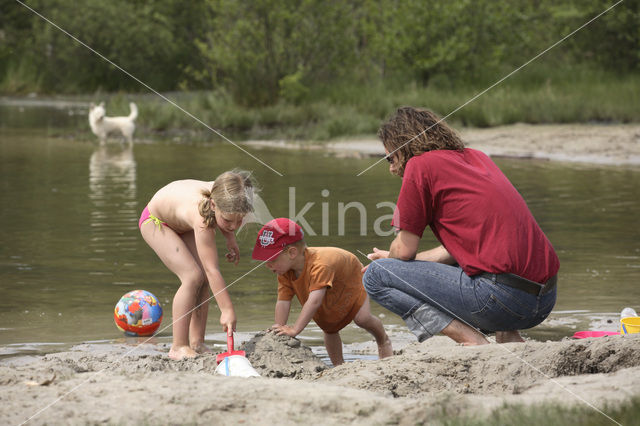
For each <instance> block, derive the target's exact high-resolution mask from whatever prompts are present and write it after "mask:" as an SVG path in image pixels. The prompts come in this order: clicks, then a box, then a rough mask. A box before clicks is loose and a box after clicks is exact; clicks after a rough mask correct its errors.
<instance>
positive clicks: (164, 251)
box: [140, 222, 204, 359]
mask: <svg viewBox="0 0 640 426" xmlns="http://www.w3.org/2000/svg"><path fill="white" fill-rule="evenodd" d="M140 232H141V234H142V237H143V238H144V240H145V241H146V242H147V244H149V247H151V248H152V249H153V250H154V251H155V252H156V254H157V255H158V257H159V258H160V260H162V263H164V264H165V266H166V267H167V268H169V270H170V271H171V272H173V273H174V274H176V275H177V276H178V278H179V279H180V287H179V288H178V291H176V294H175V296H174V297H173V306H172V316H173V318H172V319H173V343H172V345H171V350H169V357H170V358H172V359H182V358H191V357H194V356H196V355H197V353H196V352H195V351H194V350H193V349H191V347H190V346H189V323H190V321H191V312H192V310H193V308H194V307H195V306H196V300H197V297H198V290H199V289H200V287H201V286H202V284H203V282H204V274H203V272H202V269H201V268H200V267H199V265H198V263H197V261H196V260H195V259H194V257H193V255H192V254H191V251H190V250H189V248H188V247H187V245H186V244H185V242H184V241H183V240H182V238H181V237H180V235H178V234H177V233H175V232H174V231H173V230H172V229H171V228H169V227H167V226H161V227H158V226H156V225H155V224H154V223H152V222H148V223H146V224H143V225H142V227H141V229H140Z"/></svg>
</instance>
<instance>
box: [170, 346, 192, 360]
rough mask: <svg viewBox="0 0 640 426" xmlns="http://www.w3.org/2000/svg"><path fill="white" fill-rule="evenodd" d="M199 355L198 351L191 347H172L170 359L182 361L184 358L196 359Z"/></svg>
mask: <svg viewBox="0 0 640 426" xmlns="http://www.w3.org/2000/svg"><path fill="white" fill-rule="evenodd" d="M197 355H198V353H197V352H196V351H194V350H193V349H191V348H190V347H189V346H171V349H170V350H169V358H171V359H173V360H175V361H180V360H181V359H183V358H195V357H196V356H197Z"/></svg>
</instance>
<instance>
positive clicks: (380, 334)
mask: <svg viewBox="0 0 640 426" xmlns="http://www.w3.org/2000/svg"><path fill="white" fill-rule="evenodd" d="M353 322H355V323H356V325H357V326H358V327H362V328H364V329H365V330H367V331H368V332H369V333H371V334H372V335H373V337H375V339H376V343H377V344H378V357H379V358H380V359H382V358H387V357H390V356H391V355H393V348H392V347H391V340H389V336H387V332H386V331H384V326H383V325H382V321H380V319H379V318H376V317H374V316H373V315H372V314H371V306H370V304H369V296H367V298H366V299H365V301H364V303H363V304H362V307H361V308H360V310H359V311H358V313H357V314H356V316H355V318H354V319H353Z"/></svg>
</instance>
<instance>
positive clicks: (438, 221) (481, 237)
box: [364, 107, 560, 345]
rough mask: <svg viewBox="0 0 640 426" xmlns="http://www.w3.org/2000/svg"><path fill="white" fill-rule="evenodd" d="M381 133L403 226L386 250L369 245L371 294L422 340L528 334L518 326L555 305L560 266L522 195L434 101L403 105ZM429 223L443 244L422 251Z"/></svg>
mask: <svg viewBox="0 0 640 426" xmlns="http://www.w3.org/2000/svg"><path fill="white" fill-rule="evenodd" d="M378 136H379V137H380V139H381V140H382V143H383V144H384V147H385V152H386V154H387V155H386V158H387V160H388V161H389V162H390V167H389V171H390V172H391V173H392V174H395V175H398V176H400V177H401V178H402V188H401V189H400V195H399V197H398V203H397V207H396V211H395V213H394V218H393V221H392V225H393V226H394V227H396V228H397V229H398V234H397V236H396V238H395V240H394V241H393V242H392V243H391V247H390V250H389V251H384V250H378V249H375V248H374V252H373V253H371V254H369V258H370V259H371V260H375V261H374V262H373V263H372V264H371V265H369V267H368V268H367V270H366V273H365V276H364V284H365V288H366V290H367V292H368V293H369V295H370V297H371V298H372V299H373V300H375V301H377V302H378V303H380V304H381V305H382V306H384V307H386V308H387V309H389V310H391V311H393V312H395V313H396V314H398V315H400V316H401V317H402V318H403V319H404V320H405V322H406V323H407V326H408V327H409V329H410V330H411V331H412V332H413V333H414V334H416V336H417V337H418V340H420V341H423V340H425V339H427V338H429V337H431V336H433V335H434V334H437V333H442V334H444V335H446V336H449V337H451V338H452V339H453V340H455V341H456V342H459V343H463V344H468V345H474V344H484V343H488V341H487V339H486V334H485V333H487V332H495V333H496V341H497V342H499V343H502V342H514V341H522V337H521V336H520V333H519V331H518V330H521V329H525V328H531V327H534V326H536V325H538V324H539V323H541V322H542V321H543V320H544V319H545V318H546V317H547V316H548V315H549V313H550V312H551V309H552V308H553V306H554V304H555V300H556V275H557V272H558V269H559V266H560V263H559V261H558V257H557V256H556V253H555V251H554V250H553V247H552V246H551V243H550V242H549V240H548V239H547V237H546V236H545V235H544V233H543V232H542V230H541V229H540V227H539V226H538V224H537V223H536V221H535V219H534V218H533V215H532V214H531V212H530V211H529V208H528V207H527V205H526V203H525V201H524V200H523V199H522V196H521V195H520V194H519V193H518V191H517V190H516V189H515V188H514V187H513V185H512V184H511V183H510V182H509V180H508V179H507V178H506V176H505V175H504V174H503V173H502V172H501V171H500V169H499V168H498V167H497V166H496V165H495V164H494V163H493V161H491V159H489V157H488V156H486V155H485V154H483V153H482V152H480V151H476V150H474V149H470V148H465V147H464V144H463V142H462V140H461V139H460V137H459V136H458V135H457V134H456V132H455V131H454V130H453V129H451V128H450V127H449V126H447V125H446V124H445V123H444V122H441V121H440V120H439V119H438V117H437V116H436V115H435V114H433V113H432V112H431V111H428V110H421V109H416V108H410V107H403V108H400V109H398V111H397V112H396V114H395V116H393V117H392V118H391V119H390V120H389V121H388V122H387V123H385V124H384V125H383V126H382V127H381V128H380V131H379V132H378ZM427 226H429V227H430V228H431V230H432V232H433V233H434V235H435V236H436V238H437V239H438V241H439V242H440V243H441V244H442V245H441V246H439V247H437V248H434V249H431V250H427V251H424V252H420V253H418V252H417V251H418V244H419V241H420V238H421V237H422V233H423V231H424V229H425V228H426V227H427Z"/></svg>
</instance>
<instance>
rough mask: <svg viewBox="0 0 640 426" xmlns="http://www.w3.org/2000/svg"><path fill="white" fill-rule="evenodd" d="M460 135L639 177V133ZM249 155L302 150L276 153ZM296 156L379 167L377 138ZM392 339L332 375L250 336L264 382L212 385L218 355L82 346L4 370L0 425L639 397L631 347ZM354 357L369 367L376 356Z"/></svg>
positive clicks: (614, 341)
mask: <svg viewBox="0 0 640 426" xmlns="http://www.w3.org/2000/svg"><path fill="white" fill-rule="evenodd" d="M461 133H462V136H463V139H464V140H465V142H466V143H467V144H468V146H470V147H473V148H477V149H480V150H483V151H485V152H487V153H489V154H490V155H493V156H509V157H522V158H536V159H547V160H557V161H578V162H583V163H592V164H606V165H621V166H625V167H627V166H629V167H637V166H638V165H640V125H603V126H598V125H553V126H531V125H515V126H508V127H499V128H492V129H467V130H463V131H462V132H461ZM247 145H248V146H253V147H261V146H263V147H270V148H273V147H282V148H287V149H288V148H295V149H300V144H296V143H285V142H282V143H278V142H260V141H254V142H250V143H248V144H247ZM304 148H306V149H324V150H327V151H332V152H333V153H335V154H336V155H341V156H374V155H381V154H382V145H381V144H380V142H379V141H377V140H375V138H373V137H371V138H360V139H352V140H344V141H334V142H330V143H328V144H325V145H317V146H316V145H312V146H310V145H305V147H304ZM603 291H604V290H603ZM636 302H637V301H636ZM630 303H632V302H630ZM391 339H392V343H393V344H394V349H395V354H394V356H393V357H391V358H388V359H384V360H359V361H355V362H348V363H346V364H344V365H342V366H339V367H336V368H329V366H327V365H326V364H325V363H324V362H323V361H322V360H321V359H319V358H318V357H317V356H315V355H314V354H313V352H312V351H311V350H310V349H309V348H307V347H306V346H304V345H303V344H302V343H301V342H300V341H298V340H296V339H292V338H288V337H276V336H274V335H273V334H268V333H264V332H263V333H259V334H258V335H256V336H255V337H254V338H253V339H251V340H248V341H246V342H244V343H243V344H242V346H241V347H240V348H239V349H244V350H245V351H246V352H247V357H248V359H249V361H250V362H251V364H252V366H253V367H254V368H255V369H256V371H258V372H259V373H260V375H261V377H254V378H241V377H224V376H220V375H217V374H216V373H215V368H216V365H217V363H216V355H215V354H207V355H200V356H198V357H197V358H194V359H188V360H182V361H172V360H170V359H169V358H168V356H167V352H168V347H167V345H166V344H158V345H152V344H143V345H140V346H132V345H125V344H120V343H113V344H109V345H92V344H83V345H78V346H75V347H73V348H72V349H71V350H68V351H66V352H59V353H50V354H47V355H42V356H27V357H16V358H4V359H3V360H2V361H1V362H0V406H1V408H0V423H2V424H22V423H24V422H26V423H27V424H36V425H40V424H134V423H142V424H184V423H187V424H218V423H223V422H225V423H244V424H279V425H280V424H285V425H286V424H302V423H304V424H323V425H325V424H329V425H332V424H362V425H371V424H399V425H413V424H424V423H430V422H433V421H434V419H438V418H442V417H443V416H444V417H447V416H454V417H455V416H469V417H472V418H473V419H475V420H478V419H482V418H484V417H487V416H490V415H491V413H492V411H493V410H496V409H500V408H501V407H503V406H504V405H505V404H523V405H525V406H530V405H537V404H559V405H562V406H572V407H573V406H576V407H584V408H586V409H588V410H592V411H593V413H592V414H593V416H594V417H597V418H600V420H601V424H610V423H611V420H610V419H609V418H608V417H607V413H606V410H607V409H610V408H611V407H615V406H616V405H618V404H622V403H626V402H628V401H629V400H630V399H631V398H638V397H640V334H632V335H626V336H607V337H600V338H592V339H571V338H569V337H567V338H565V339H564V340H561V341H546V342H540V341H533V340H528V341H526V342H525V343H509V344H496V343H492V344H490V345H485V346H478V347H464V346H459V345H456V344H455V343H454V342H453V341H451V340H450V339H448V338H445V337H435V338H432V339H430V340H427V341H426V342H424V343H417V342H410V343H408V344H407V342H406V339H405V340H404V341H402V342H399V341H396V340H394V336H393V335H391ZM358 350H359V351H360V353H362V354H365V355H374V354H376V348H375V344H374V343H373V342H368V343H364V344H361V345H359V346H358ZM601 410H603V411H601Z"/></svg>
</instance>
